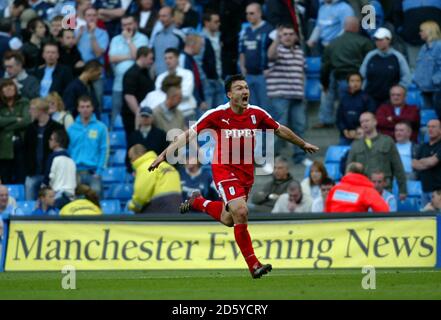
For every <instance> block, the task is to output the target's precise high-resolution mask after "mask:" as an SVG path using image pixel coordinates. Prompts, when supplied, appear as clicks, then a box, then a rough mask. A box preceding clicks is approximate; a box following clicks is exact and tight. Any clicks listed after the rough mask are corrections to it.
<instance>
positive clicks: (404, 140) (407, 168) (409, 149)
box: [395, 121, 419, 180]
mask: <svg viewBox="0 0 441 320" xmlns="http://www.w3.org/2000/svg"><path fill="white" fill-rule="evenodd" d="M411 135H412V125H411V124H410V123H409V122H406V121H401V122H398V123H397V124H396V125H395V141H396V143H395V145H396V147H397V150H398V153H399V155H400V158H401V162H402V163H403V167H404V172H406V177H407V179H409V180H417V176H416V172H415V171H414V170H413V168H412V160H413V159H415V158H416V156H417V154H418V149H419V147H418V144H416V143H414V142H412V141H410V137H411Z"/></svg>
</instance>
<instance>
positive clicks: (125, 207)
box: [122, 201, 135, 214]
mask: <svg viewBox="0 0 441 320" xmlns="http://www.w3.org/2000/svg"><path fill="white" fill-rule="evenodd" d="M122 213H123V214H135V213H134V212H133V211H132V210H130V209H129V202H128V201H127V203H126V205H125V206H124V208H123V210H122Z"/></svg>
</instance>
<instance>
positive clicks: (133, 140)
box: [128, 107, 168, 154]
mask: <svg viewBox="0 0 441 320" xmlns="http://www.w3.org/2000/svg"><path fill="white" fill-rule="evenodd" d="M139 118H140V120H139V128H138V129H137V130H135V131H133V132H132V133H131V134H130V136H129V142H128V148H129V149H130V148H131V147H133V146H134V145H136V144H140V145H143V146H144V148H146V150H151V151H154V152H155V153H156V154H160V153H161V152H162V151H164V150H165V148H167V146H168V143H167V136H166V134H165V132H164V131H163V130H161V129H158V128H157V127H156V126H154V125H153V111H152V109H150V108H149V107H142V108H141V109H140V110H139Z"/></svg>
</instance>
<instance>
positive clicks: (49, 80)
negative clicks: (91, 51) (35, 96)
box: [35, 42, 72, 98]
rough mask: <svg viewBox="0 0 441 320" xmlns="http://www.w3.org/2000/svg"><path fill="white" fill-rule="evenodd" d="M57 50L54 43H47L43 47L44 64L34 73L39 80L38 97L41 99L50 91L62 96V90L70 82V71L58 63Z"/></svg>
mask: <svg viewBox="0 0 441 320" xmlns="http://www.w3.org/2000/svg"><path fill="white" fill-rule="evenodd" d="M58 50H59V49H58V45H57V44H56V43H54V42H47V43H45V44H44V45H43V59H44V61H45V64H44V65H43V66H42V67H39V68H38V69H37V71H36V72H35V76H36V77H37V78H38V79H39V80H40V97H42V98H45V97H46V96H47V95H48V94H49V92H52V91H56V92H57V93H58V94H59V95H60V96H63V93H64V90H65V89H66V87H67V86H68V85H69V83H70V82H71V81H72V72H71V71H70V69H69V68H68V67H66V66H64V65H62V64H59V63H58V59H59V57H60V55H59V51H58Z"/></svg>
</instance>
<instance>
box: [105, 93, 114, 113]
mask: <svg viewBox="0 0 441 320" xmlns="http://www.w3.org/2000/svg"><path fill="white" fill-rule="evenodd" d="M103 110H104V111H110V110H112V96H109V95H105V96H103Z"/></svg>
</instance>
